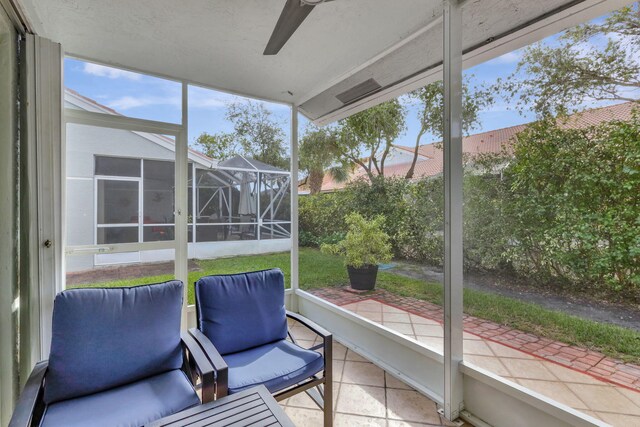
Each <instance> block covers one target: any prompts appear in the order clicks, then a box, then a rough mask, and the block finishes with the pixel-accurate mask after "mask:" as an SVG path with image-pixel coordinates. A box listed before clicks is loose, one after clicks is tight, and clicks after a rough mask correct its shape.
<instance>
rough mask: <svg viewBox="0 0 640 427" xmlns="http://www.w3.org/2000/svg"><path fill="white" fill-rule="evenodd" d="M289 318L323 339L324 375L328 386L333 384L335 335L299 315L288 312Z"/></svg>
mask: <svg viewBox="0 0 640 427" xmlns="http://www.w3.org/2000/svg"><path fill="white" fill-rule="evenodd" d="M287 317H288V318H290V319H293V320H295V321H297V322H299V323H301V324H302V325H304V326H305V327H306V328H308V329H309V330H311V331H313V332H314V333H315V334H316V335H319V336H321V337H322V341H323V343H322V347H323V350H324V375H325V378H326V380H327V382H328V384H331V381H333V335H331V333H330V332H329V331H327V330H326V329H324V328H323V327H321V326H320V325H318V324H316V323H315V322H312V321H311V320H309V319H307V318H306V317H304V316H301V315H300V314H298V313H293V312H291V311H288V310H287ZM294 342H295V341H294Z"/></svg>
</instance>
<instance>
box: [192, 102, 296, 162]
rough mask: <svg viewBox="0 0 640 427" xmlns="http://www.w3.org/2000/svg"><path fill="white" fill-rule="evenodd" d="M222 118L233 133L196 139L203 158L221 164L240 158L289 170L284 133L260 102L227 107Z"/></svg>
mask: <svg viewBox="0 0 640 427" xmlns="http://www.w3.org/2000/svg"><path fill="white" fill-rule="evenodd" d="M225 118H226V119H227V120H229V121H230V122H231V123H232V124H233V132H230V133H216V134H213V135H211V134H208V133H206V132H204V133H203V134H201V135H200V136H199V137H198V138H197V139H196V144H198V145H199V146H200V147H202V148H203V151H204V152H205V154H207V155H208V156H210V157H214V158H217V159H221V160H223V159H226V158H229V157H233V156H235V155H238V154H241V155H243V156H247V157H252V158H254V159H256V160H259V161H261V162H264V163H267V164H270V165H273V166H276V167H281V168H288V166H289V161H288V159H287V158H286V157H285V153H286V150H285V135H284V132H283V130H282V127H281V126H280V124H279V123H278V122H277V121H276V120H275V119H274V118H273V116H272V113H271V112H270V111H269V110H268V109H267V108H266V107H265V106H264V104H263V103H262V102H258V101H251V100H249V101H243V102H233V103H230V104H228V105H227V111H226V114H225Z"/></svg>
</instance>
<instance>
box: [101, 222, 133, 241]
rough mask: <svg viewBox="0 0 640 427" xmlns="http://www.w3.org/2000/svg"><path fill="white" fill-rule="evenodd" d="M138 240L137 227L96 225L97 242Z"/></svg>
mask: <svg viewBox="0 0 640 427" xmlns="http://www.w3.org/2000/svg"><path fill="white" fill-rule="evenodd" d="M136 242H138V227H137V226H136V227H98V236H97V243H98V244H99V245H105V244H106V245H109V244H114V243H136Z"/></svg>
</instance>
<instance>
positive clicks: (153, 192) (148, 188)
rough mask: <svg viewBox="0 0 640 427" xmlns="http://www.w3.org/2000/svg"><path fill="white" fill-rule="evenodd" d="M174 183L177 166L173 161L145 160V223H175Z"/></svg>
mask: <svg viewBox="0 0 640 427" xmlns="http://www.w3.org/2000/svg"><path fill="white" fill-rule="evenodd" d="M174 183H175V168H174V163H173V162H169V161H161V160H144V182H143V188H144V201H143V206H144V219H143V221H144V223H145V224H173V222H174V217H173V213H174V201H175V194H174V188H175V185H174ZM145 235H146V233H145ZM146 240H147V239H146V238H145V241H146ZM161 240H166V239H161Z"/></svg>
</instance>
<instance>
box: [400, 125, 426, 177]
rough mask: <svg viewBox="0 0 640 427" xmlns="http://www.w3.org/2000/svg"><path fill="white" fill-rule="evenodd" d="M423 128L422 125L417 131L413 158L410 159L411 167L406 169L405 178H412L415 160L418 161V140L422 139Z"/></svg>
mask: <svg viewBox="0 0 640 427" xmlns="http://www.w3.org/2000/svg"><path fill="white" fill-rule="evenodd" d="M424 132H425V129H424V127H421V128H420V132H419V133H418V137H417V138H416V147H415V149H414V150H413V160H412V161H411V167H410V168H409V170H408V171H407V174H406V175H405V179H411V178H413V173H414V171H415V168H416V162H417V161H418V149H419V148H420V140H421V139H422V135H424Z"/></svg>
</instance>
